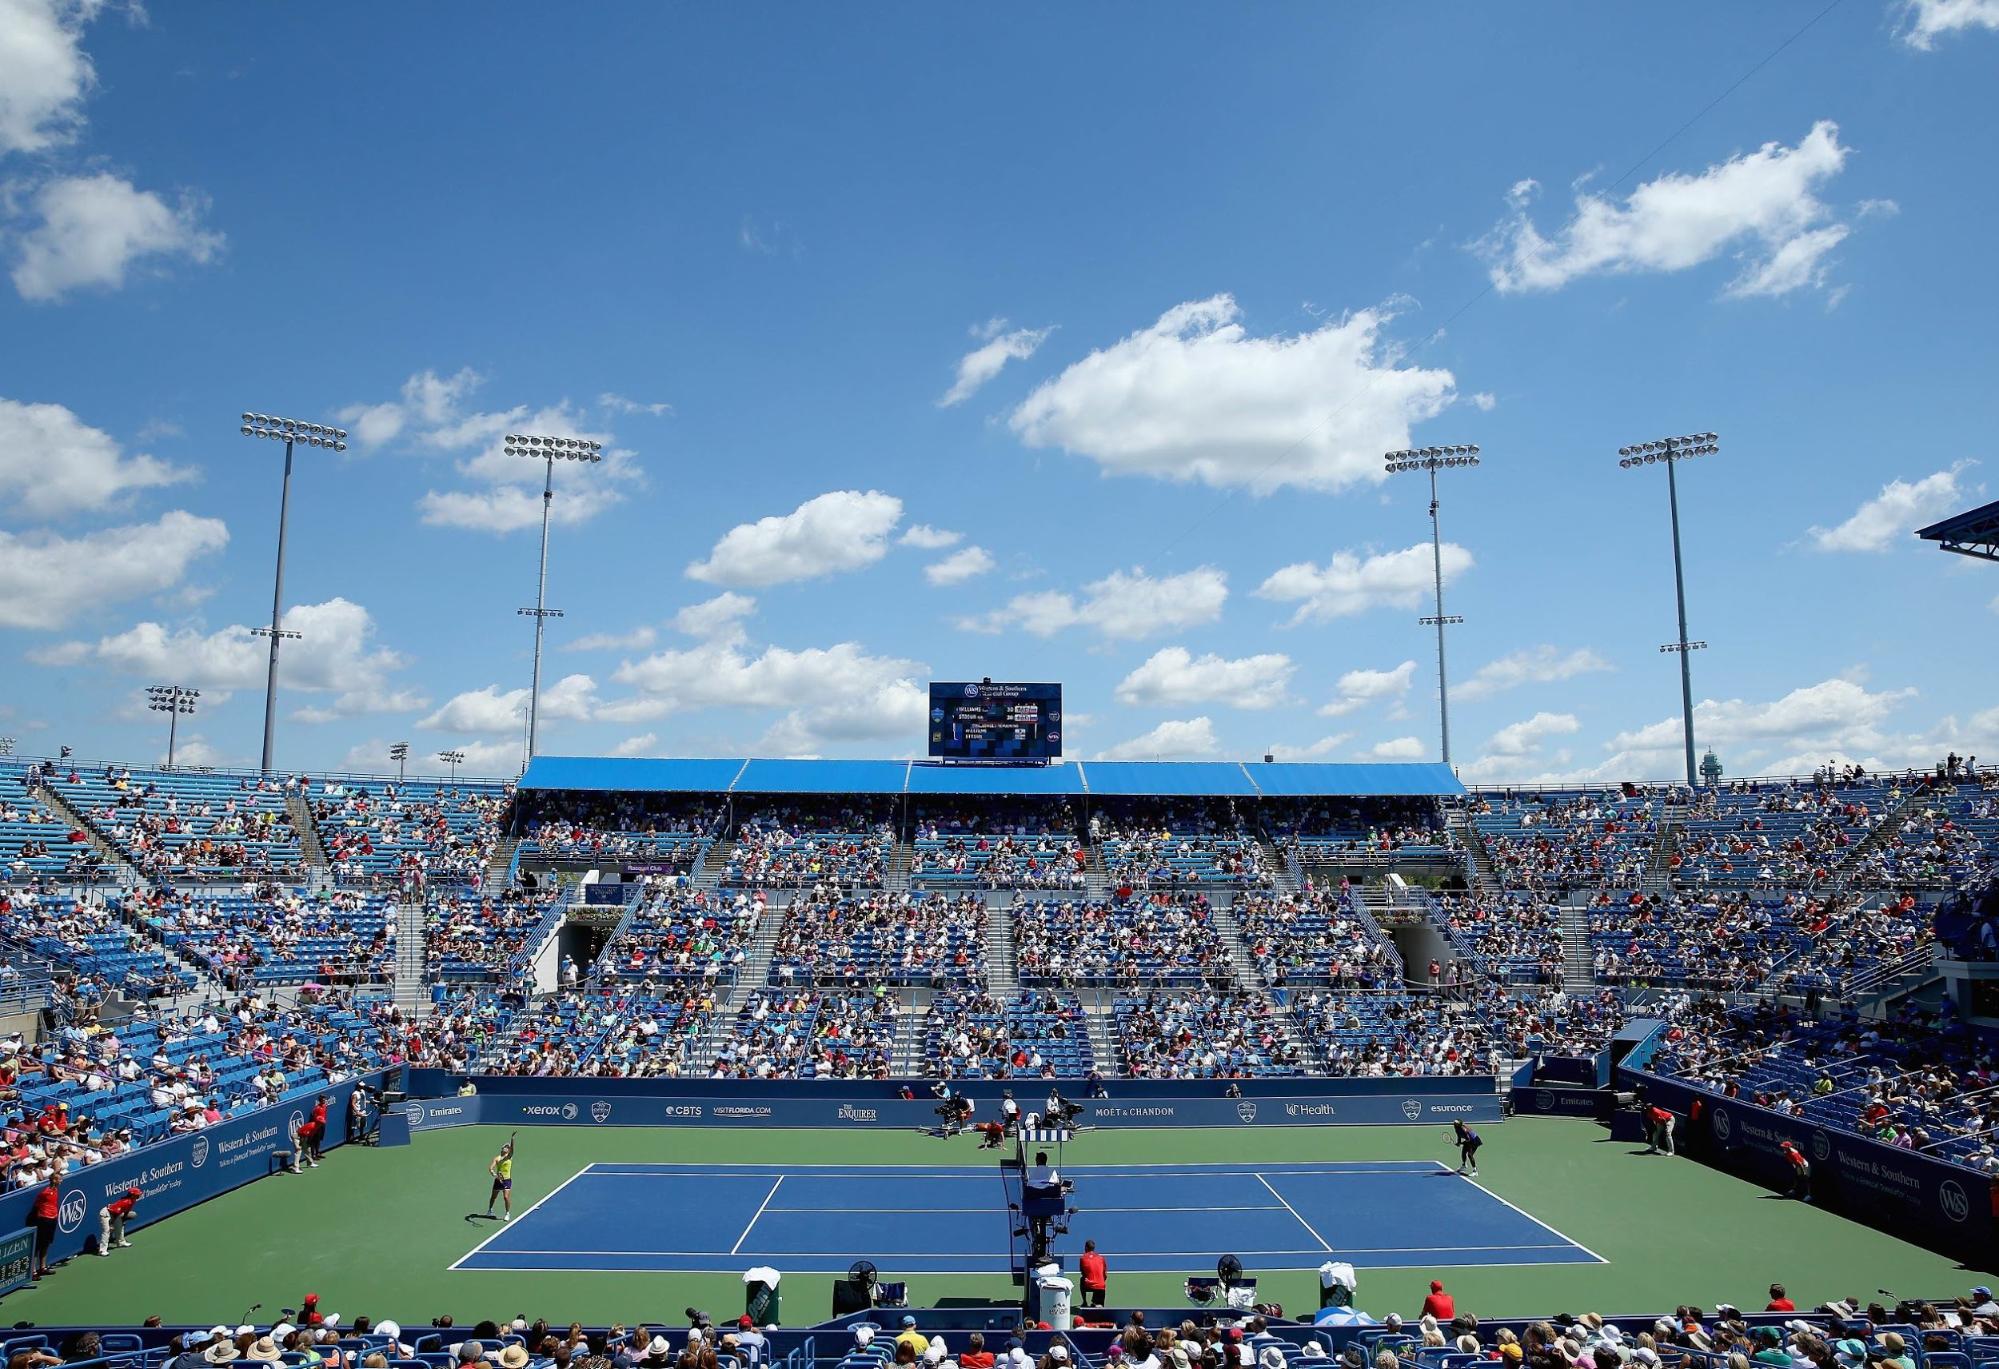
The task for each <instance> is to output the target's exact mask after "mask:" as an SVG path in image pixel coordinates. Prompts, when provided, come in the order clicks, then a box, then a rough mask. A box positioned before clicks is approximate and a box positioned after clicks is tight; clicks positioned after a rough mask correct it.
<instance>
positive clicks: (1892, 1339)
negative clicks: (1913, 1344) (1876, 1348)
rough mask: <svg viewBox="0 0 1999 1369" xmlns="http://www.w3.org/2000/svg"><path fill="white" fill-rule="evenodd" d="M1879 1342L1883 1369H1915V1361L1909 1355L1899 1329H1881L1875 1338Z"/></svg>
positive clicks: (1906, 1344)
mask: <svg viewBox="0 0 1999 1369" xmlns="http://www.w3.org/2000/svg"><path fill="white" fill-rule="evenodd" d="M1875 1339H1876V1340H1878V1341H1879V1342H1880V1344H1881V1364H1882V1366H1883V1369H1916V1362H1915V1360H1914V1359H1913V1358H1911V1357H1910V1355H1909V1347H1908V1343H1907V1342H1906V1341H1904V1340H1903V1339H1902V1333H1901V1332H1899V1331H1883V1332H1882V1333H1881V1334H1880V1335H1879V1336H1877V1337H1876V1338H1875Z"/></svg>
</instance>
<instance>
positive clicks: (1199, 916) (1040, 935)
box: [1013, 892, 1228, 985]
mask: <svg viewBox="0 0 1999 1369" xmlns="http://www.w3.org/2000/svg"><path fill="white" fill-rule="evenodd" d="M1013 930H1014V965H1015V970H1016V972H1017V973H1018V974H1019V976H1020V981H1021V982H1022V983H1023V984H1047V985H1076V984H1134V985H1135V984H1189V983H1198V982H1201V981H1203V980H1209V979H1214V978H1217V977H1220V978H1226V977H1227V974H1228V950H1227V948H1226V947H1225V946H1224V945H1223V943H1222V938H1221V935H1220V933H1218V932H1217V931H1216V930H1215V923H1214V918H1213V916H1212V913H1211V909H1210V906H1209V903H1208V897H1207V895H1205V894H1199V893H1178V894H1168V893H1163V892H1162V893H1154V894H1147V895H1144V896H1141V897H1133V898H1125V899H1117V900H1112V901H1103V900H1095V899H1092V900H1083V899H1069V900H1064V901H1059V902H1058V901H1056V900H1054V899H1045V898H1033V897H1030V896H1027V895H1022V896H1021V897H1020V901H1018V902H1017V903H1015V904H1014V906H1013Z"/></svg>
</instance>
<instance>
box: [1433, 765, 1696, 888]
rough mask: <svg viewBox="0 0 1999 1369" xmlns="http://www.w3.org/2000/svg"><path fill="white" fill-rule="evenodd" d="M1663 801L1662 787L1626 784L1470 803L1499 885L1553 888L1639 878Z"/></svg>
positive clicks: (1648, 857)
mask: <svg viewBox="0 0 1999 1369" xmlns="http://www.w3.org/2000/svg"><path fill="white" fill-rule="evenodd" d="M1663 805H1664V796H1663V794H1661V793H1659V792H1654V791H1650V790H1646V789H1642V788H1640V787H1638V786H1632V785H1627V786H1623V787H1621V788H1616V789H1591V790H1580V791H1576V790H1557V791H1549V792H1546V793H1526V794H1518V795H1478V796H1475V797H1474V798H1472V799H1471V800H1469V801H1468V803H1467V810H1468V811H1469V812H1470V814H1471V816H1472V821H1473V823H1474V824H1476V826H1477V828H1478V831H1479V834H1480V837H1481V839H1482V840H1483V842H1484V845H1485V850H1486V854H1487V856H1488V857H1489V858H1490V859H1491V861H1492V865H1493V869H1494V871H1495V872H1496V873H1497V875H1498V876H1499V879H1500V881H1501V883H1502V884H1504V885H1505V886H1506V887H1507V888H1509V889H1533V890H1541V891H1545V892H1549V893H1557V892H1560V891H1563V890H1566V889H1572V888H1596V887H1601V886H1603V885H1606V884H1625V885H1629V886H1636V885H1638V884H1639V883H1641V882H1642V879H1643V876H1644V874H1645V871H1646V867H1647V866H1648V865H1649V864H1650V863H1651V860H1652V852H1653V846H1654V843H1655V842H1656V841H1657V840H1658V832H1659V815H1660V812H1661V810H1662V808H1663Z"/></svg>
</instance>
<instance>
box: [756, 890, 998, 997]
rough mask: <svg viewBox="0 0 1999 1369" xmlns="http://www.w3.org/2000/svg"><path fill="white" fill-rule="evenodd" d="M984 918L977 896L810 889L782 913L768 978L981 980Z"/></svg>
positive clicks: (869, 982) (785, 981) (866, 982)
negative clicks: (839, 892) (842, 892)
mask: <svg viewBox="0 0 1999 1369" xmlns="http://www.w3.org/2000/svg"><path fill="white" fill-rule="evenodd" d="M986 916H987V914H986V902H985V899H983V898H982V897H980V896H979V895H977V894H921V895H908V894H865V895H859V896H852V897H848V896H840V895H835V894H833V893H830V892H823V891H814V892H813V893H810V894H805V895H801V896H799V897H798V898H796V899H794V900H793V901H792V902H791V904H790V905H789V906H788V907H786V909H785V910H784V924H783V926H782V927H781V928H780V930H779V932H778V939H777V946H776V949H775V950H774V952H773V953H772V957H771V972H770V982H771V983H773V984H781V985H787V986H788V985H793V984H842V985H846V986H848V987H851V988H863V987H870V986H873V985H876V984H935V985H945V984H950V985H954V986H964V985H978V984H983V983H984V982H985V940H986Z"/></svg>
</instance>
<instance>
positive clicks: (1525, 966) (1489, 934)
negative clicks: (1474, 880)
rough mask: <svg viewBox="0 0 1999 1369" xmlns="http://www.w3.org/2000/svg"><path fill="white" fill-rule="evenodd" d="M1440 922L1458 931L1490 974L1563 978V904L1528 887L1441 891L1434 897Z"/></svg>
mask: <svg viewBox="0 0 1999 1369" xmlns="http://www.w3.org/2000/svg"><path fill="white" fill-rule="evenodd" d="M1435 908H1436V914H1437V916H1438V917H1439V918H1441V919H1442V921H1443V924H1444V926H1445V927H1446V928H1447V929H1448V930H1450V931H1452V932H1455V933H1457V934H1458V935H1459V936H1461V937H1462V938H1463V940H1464V944H1465V946H1466V947H1467V948H1468V951H1469V953H1470V954H1471V956H1472V957H1473V958H1474V959H1476V960H1477V961H1478V962H1479V963H1481V964H1482V965H1483V966H1484V967H1485V970H1486V972H1487V973H1488V974H1490V975H1492V976H1493V977H1494V978H1496V979H1498V980H1500V981H1501V982H1503V983H1508V984H1551V983H1559V982H1560V981H1561V978H1562V975H1563V972H1564V967H1565V956H1566V947H1565V946H1564V945H1563V943H1562V910H1561V906H1560V905H1559V904H1557V903H1553V902H1551V901H1549V900H1548V899H1547V898H1546V897H1544V896H1542V895H1540V894H1537V893H1532V892H1519V893H1506V894H1498V895H1492V896H1481V895H1477V894H1469V893H1467V894H1452V895H1445V896H1443V897H1441V898H1438V899H1437V900H1436V901H1435Z"/></svg>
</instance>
